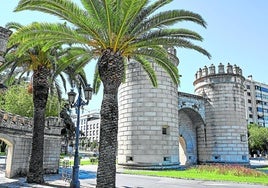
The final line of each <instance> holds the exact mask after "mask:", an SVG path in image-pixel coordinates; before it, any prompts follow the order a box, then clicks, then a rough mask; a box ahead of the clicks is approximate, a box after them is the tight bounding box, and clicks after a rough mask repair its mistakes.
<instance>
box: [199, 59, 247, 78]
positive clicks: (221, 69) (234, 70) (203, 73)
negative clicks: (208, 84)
mask: <svg viewBox="0 0 268 188" xmlns="http://www.w3.org/2000/svg"><path fill="white" fill-rule="evenodd" d="M223 74H224V75H227V74H229V75H240V76H243V75H242V69H241V68H240V67H239V66H237V65H231V64H230V63H228V64H227V66H226V68H225V66H224V65H223V64H222V63H220V64H219V65H218V70H217V71H216V67H215V65H213V64H211V66H209V67H207V66H204V68H202V69H201V68H199V70H198V71H197V72H196V74H195V79H196V80H198V79H200V78H204V77H207V76H213V75H223Z"/></svg>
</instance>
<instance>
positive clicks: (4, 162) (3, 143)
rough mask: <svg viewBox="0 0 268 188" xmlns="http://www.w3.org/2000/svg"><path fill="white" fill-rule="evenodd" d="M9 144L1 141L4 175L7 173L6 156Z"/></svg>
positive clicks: (0, 159) (0, 153) (0, 155)
mask: <svg viewBox="0 0 268 188" xmlns="http://www.w3.org/2000/svg"><path fill="white" fill-rule="evenodd" d="M7 149H8V147H7V144H6V143H5V141H4V140H1V139H0V173H1V174H3V173H4V172H5V171H6V154H7Z"/></svg>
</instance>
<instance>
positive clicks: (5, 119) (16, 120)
mask: <svg viewBox="0 0 268 188" xmlns="http://www.w3.org/2000/svg"><path fill="white" fill-rule="evenodd" d="M0 127H8V128H12V129H20V130H22V129H23V130H32V128H33V119H32V118H29V117H23V116H20V115H16V114H11V113H8V112H5V111H3V110H0ZM52 127H63V122H62V120H61V119H59V118H57V117H47V118H46V122H45V129H47V130H49V129H51V128H52Z"/></svg>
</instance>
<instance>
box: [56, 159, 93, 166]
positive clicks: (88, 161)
mask: <svg viewBox="0 0 268 188" xmlns="http://www.w3.org/2000/svg"><path fill="white" fill-rule="evenodd" d="M63 161H66V160H64V159H60V162H63ZM68 161H69V165H70V166H73V165H74V160H73V159H71V160H68ZM97 164H98V160H97V159H96V158H95V157H91V158H89V159H83V158H82V159H81V160H80V165H81V166H83V165H97Z"/></svg>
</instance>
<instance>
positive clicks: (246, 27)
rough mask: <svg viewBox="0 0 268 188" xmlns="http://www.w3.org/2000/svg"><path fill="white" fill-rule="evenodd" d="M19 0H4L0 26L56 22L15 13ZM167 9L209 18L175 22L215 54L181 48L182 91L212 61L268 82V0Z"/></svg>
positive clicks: (190, 1)
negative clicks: (198, 36) (200, 21)
mask: <svg viewBox="0 0 268 188" xmlns="http://www.w3.org/2000/svg"><path fill="white" fill-rule="evenodd" d="M75 1H76V2H77V1H78V0H75ZM17 3H18V0H12V1H2V2H1V6H0V16H1V17H0V26H5V24H6V23H7V22H11V21H15V22H19V23H21V24H24V25H25V24H29V23H31V22H32V21H41V22H57V21H59V20H58V19H57V18H56V17H53V16H49V15H47V14H41V13H39V12H32V11H23V12H16V13H14V12H13V10H14V8H15V6H16V4H17ZM165 9H166V10H167V9H185V10H190V11H193V12H196V13H198V14H200V15H201V16H202V17H203V18H204V19H205V20H206V22H207V28H206V29H204V28H202V27H200V26H197V25H195V24H192V23H189V22H185V23H180V24H177V25H175V26H176V27H185V28H189V29H193V30H195V31H197V32H198V33H200V34H201V35H202V37H203V38H204V41H203V42H202V43H196V44H198V45H201V46H202V47H204V48H205V49H206V50H208V51H209V52H210V53H211V55H212V58H211V59H210V60H209V59H208V58H207V57H205V56H203V55H201V54H199V53H197V52H195V51H192V50H186V49H178V50H177V56H178V57H179V59H180V64H179V66H178V68H179V71H180V74H181V75H182V77H181V85H180V87H179V88H178V90H179V91H183V92H189V93H193V92H194V87H193V81H194V75H195V73H196V71H197V70H198V69H199V68H202V67H204V66H205V65H207V66H209V65H211V64H212V63H213V64H214V65H216V66H217V65H218V64H219V63H223V64H225V65H227V63H230V64H236V65H238V66H240V67H241V68H242V70H243V75H244V76H245V77H247V76H248V75H253V79H254V80H256V81H259V82H263V83H267V84H268V77H267V75H266V74H268V66H267V65H266V63H265V61H266V59H267V56H266V55H267V54H268V52H267V51H268V47H267V44H268V24H267V17H268V11H267V9H268V1H266V0H256V1H253V0H217V1H215V0H205V1H201V0H174V1H173V2H172V3H171V4H170V5H168V6H166V7H165ZM93 67H94V66H93V64H92V65H91V66H90V65H89V66H88V70H89V82H92V79H91V75H92V74H93V70H92V69H93ZM101 95H102V94H101V93H99V94H98V95H97V96H93V99H92V101H91V102H90V105H89V106H90V107H89V108H90V109H99V108H100V105H101Z"/></svg>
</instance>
